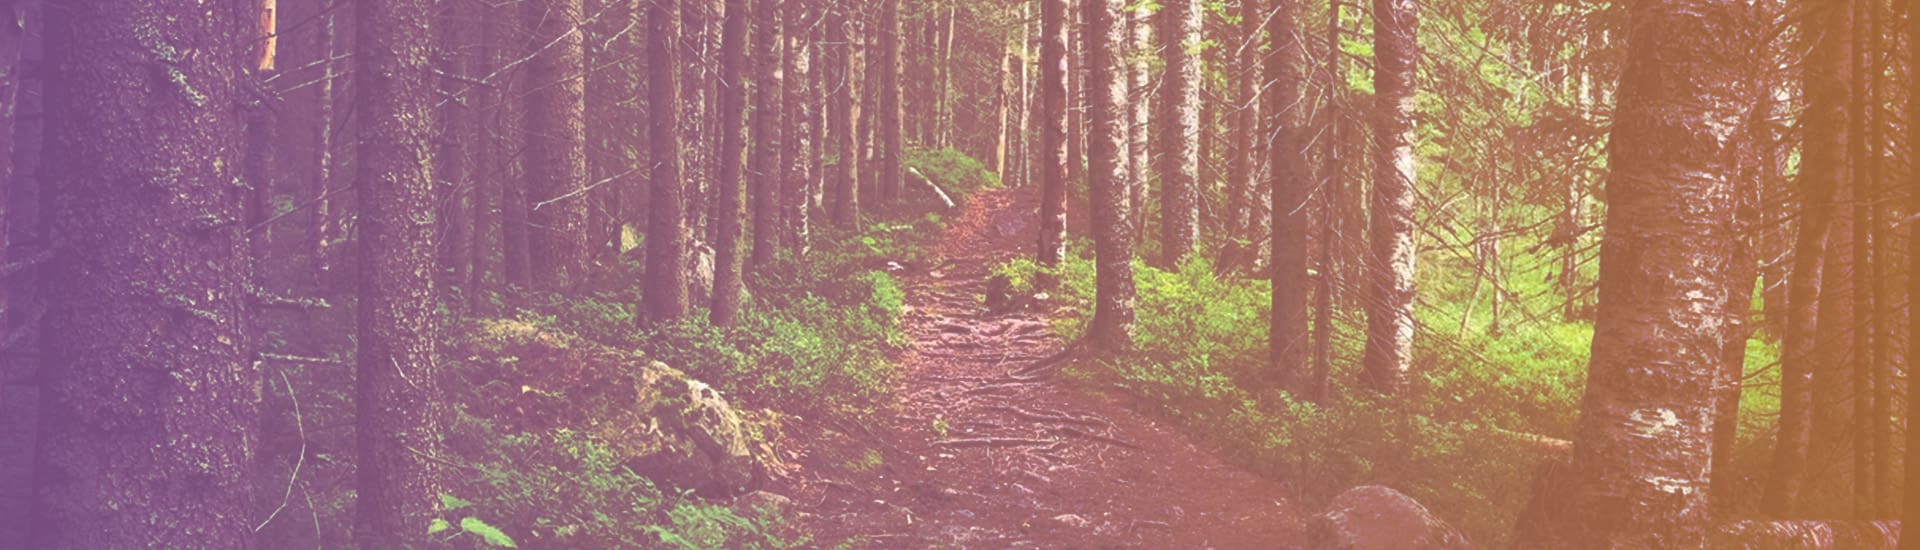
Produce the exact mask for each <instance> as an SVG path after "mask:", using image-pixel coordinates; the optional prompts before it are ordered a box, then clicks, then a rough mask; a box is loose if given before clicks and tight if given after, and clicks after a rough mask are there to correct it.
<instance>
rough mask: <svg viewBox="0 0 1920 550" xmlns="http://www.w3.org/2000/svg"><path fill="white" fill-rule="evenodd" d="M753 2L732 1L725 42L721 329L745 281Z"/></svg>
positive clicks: (716, 298)
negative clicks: (750, 7)
mask: <svg viewBox="0 0 1920 550" xmlns="http://www.w3.org/2000/svg"><path fill="white" fill-rule="evenodd" d="M748 4H749V2H748V0H727V13H726V16H725V19H724V22H723V23H721V30H720V33H721V36H720V104H719V106H718V107H719V108H718V110H719V115H720V159H719V162H720V164H719V168H718V170H717V171H716V174H717V176H718V177H717V179H716V180H715V181H714V183H713V193H714V199H715V204H716V205H718V207H717V208H716V209H715V210H714V213H715V214H714V219H713V223H715V224H717V225H719V234H718V236H719V238H718V239H716V240H715V243H714V267H713V305H712V306H711V309H710V310H709V311H708V319H709V321H711V322H712V323H713V325H714V326H717V327H731V326H733V324H734V323H735V322H737V321H738V320H739V318H740V307H741V303H740V300H741V293H742V291H743V290H744V289H745V285H744V281H742V280H741V275H742V273H741V268H742V267H743V265H742V264H743V260H744V258H743V257H741V253H742V252H744V250H742V248H744V247H745V246H746V243H745V241H744V237H745V235H744V234H743V232H742V231H741V229H742V228H741V224H743V223H745V222H746V217H747V209H746V206H747V205H746V188H745V187H744V186H743V183H744V182H743V181H742V180H741V173H740V172H741V170H742V169H744V168H745V164H746V156H745V152H746V124H745V120H744V119H745V117H746V111H747V89H746V85H747V83H746V79H745V75H744V74H743V73H744V72H745V69H746V63H747V60H746V56H747V26H748V25H747V24H748V21H749V20H748V17H749V16H750V15H751V14H749V13H748V12H747V10H748Z"/></svg>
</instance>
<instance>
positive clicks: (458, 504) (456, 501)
mask: <svg viewBox="0 0 1920 550" xmlns="http://www.w3.org/2000/svg"><path fill="white" fill-rule="evenodd" d="M468 506H473V503H472V502H468V501H467V500H466V499H462V498H460V497H456V496H453V495H449V494H446V493H440V509H441V510H445V511H449V512H451V511H454V510H459V509H461V508H466V507H468Z"/></svg>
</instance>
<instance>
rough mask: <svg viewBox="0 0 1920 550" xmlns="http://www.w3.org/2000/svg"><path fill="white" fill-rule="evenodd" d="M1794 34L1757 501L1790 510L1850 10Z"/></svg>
mask: <svg viewBox="0 0 1920 550" xmlns="http://www.w3.org/2000/svg"><path fill="white" fill-rule="evenodd" d="M1805 21H1806V23H1805V24H1804V25H1803V26H1802V29H1801V35H1802V36H1804V37H1806V39H1807V40H1808V41H1810V42H1812V44H1811V49H1810V50H1809V52H1810V53H1809V54H1808V55H1809V59H1808V60H1807V63H1806V84H1805V86H1806V97H1807V108H1806V113H1805V114H1804V115H1802V116H1803V119H1802V121H1801V125H1802V128H1803V133H1804V134H1805V136H1806V137H1805V142H1804V145H1803V152H1802V153H1801V162H1802V164H1801V174H1802V177H1800V178H1799V179H1800V184H1801V190H1800V197H1801V208H1802V212H1801V213H1800V233H1799V235H1798V236H1797V237H1796V238H1795V241H1794V250H1793V254H1794V257H1793V262H1794V263H1793V273H1792V274H1791V275H1789V279H1788V282H1787V285H1788V286H1787V303H1788V311H1787V333H1786V335H1785V336H1784V337H1783V338H1782V339H1781V344H1780V428H1779V435H1778V437H1777V439H1776V440H1775V444H1774V456H1773V472H1771V475H1770V477H1769V478H1768V480H1767V487H1766V494H1765V496H1764V498H1763V499H1762V501H1761V507H1762V508H1764V509H1765V510H1766V511H1767V512H1768V513H1770V514H1773V515H1776V516H1785V515H1788V514H1791V513H1792V512H1793V511H1794V510H1795V509H1796V507H1797V504H1798V503H1799V502H1800V488H1801V487H1802V486H1803V485H1804V484H1805V483H1806V467H1807V447H1808V445H1809V442H1810V440H1811V438H1812V435H1813V409H1814V402H1813V376H1814V368H1813V365H1815V364H1817V363H1819V361H1820V358H1819V357H1818V354H1817V353H1816V352H1815V351H1814V350H1815V349H1816V347H1818V345H1819V341H1818V337H1819V334H1818V331H1819V325H1820V324H1821V323H1820V320H1821V313H1822V310H1821V308H1820V303H1821V302H1822V301H1823V300H1822V296H1821V295H1822V286H1823V285H1822V284H1821V282H1822V271H1823V267H1824V262H1823V261H1822V260H1823V259H1824V257H1825V256H1827V254H1826V248H1827V237H1828V235H1829V233H1830V232H1831V230H1832V225H1833V224H1832V219H1831V218H1832V214H1833V208H1834V205H1833V201H1834V199H1835V198H1836V196H1837V195H1836V194H1837V193H1838V192H1839V190H1840V189H1841V188H1842V187H1843V185H1842V184H1843V182H1845V181H1846V178H1847V102H1848V100H1849V98H1850V97H1851V95H1852V93H1853V92H1852V86H1851V83H1852V79H1851V73H1852V70H1851V66H1852V65H1853V45H1852V36H1851V33H1850V29H1851V28H1852V27H1853V14H1852V10H1850V9H1847V3H1846V2H1829V3H1821V4H1818V5H1817V6H1815V7H1814V8H1813V9H1812V10H1810V11H1809V12H1808V14H1807V18H1806V19H1805Z"/></svg>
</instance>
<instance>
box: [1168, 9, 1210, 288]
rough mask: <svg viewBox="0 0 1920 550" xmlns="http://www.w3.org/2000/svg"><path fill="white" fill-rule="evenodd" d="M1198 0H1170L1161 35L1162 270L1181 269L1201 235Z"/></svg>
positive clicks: (1199, 12) (1199, 11)
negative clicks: (1163, 63)
mask: <svg viewBox="0 0 1920 550" xmlns="http://www.w3.org/2000/svg"><path fill="white" fill-rule="evenodd" d="M1200 7H1201V6H1200V0H1168V2H1167V3H1166V4H1165V5H1164V6H1163V7H1162V8H1161V10H1160V13H1159V16H1160V36H1161V40H1160V41H1161V43H1162V44H1164V45H1165V48H1166V49H1165V50H1164V55H1165V59H1166V63H1167V72H1166V90H1165V94H1164V95H1162V96H1161V98H1160V124H1161V126H1160V135H1161V140H1162V143H1161V149H1162V150H1163V152H1162V153H1161V157H1160V266H1161V267H1163V268H1166V269H1177V268H1179V266H1180V263H1181V262H1183V261H1185V260H1186V258H1187V255H1188V254H1190V253H1192V252H1193V247H1194V243H1195V241H1196V240H1198V238H1199V235H1200V190H1199V189H1200V188H1199V185H1200V181H1199V179H1200V58H1199V56H1197V55H1193V54H1194V52H1195V48H1197V47H1198V44H1199V42H1200V40H1201V37H1200V14H1201V10H1200Z"/></svg>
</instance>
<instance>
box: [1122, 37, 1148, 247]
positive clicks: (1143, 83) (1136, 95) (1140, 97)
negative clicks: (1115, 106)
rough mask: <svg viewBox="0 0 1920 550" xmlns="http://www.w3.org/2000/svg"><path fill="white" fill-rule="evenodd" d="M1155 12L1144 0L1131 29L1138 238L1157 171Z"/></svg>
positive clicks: (1132, 192)
mask: <svg viewBox="0 0 1920 550" xmlns="http://www.w3.org/2000/svg"><path fill="white" fill-rule="evenodd" d="M1153 12H1154V10H1153V9H1152V7H1151V5H1150V4H1148V3H1146V2H1140V3H1138V4H1137V5H1136V7H1135V8H1134V11H1133V13H1132V16H1131V17H1130V18H1129V19H1128V21H1127V24H1128V30H1129V31H1131V32H1132V33H1133V36H1132V40H1133V51H1132V52H1130V53H1129V56H1128V57H1129V58H1130V59H1131V60H1132V61H1133V66H1132V67H1130V68H1129V69H1130V70H1129V71H1128V75H1129V76H1131V77H1132V78H1133V82H1132V89H1131V90H1130V92H1131V93H1130V95H1128V96H1127V105H1128V107H1129V108H1128V111H1129V113H1128V117H1129V119H1128V122H1127V148H1128V149H1129V150H1130V152H1129V153H1128V154H1127V158H1128V161H1129V162H1130V163H1131V164H1132V165H1133V166H1132V168H1131V169H1129V170H1128V173H1130V174H1132V175H1133V177H1132V179H1131V180H1130V181H1129V183H1128V184H1127V204H1128V205H1129V206H1128V208H1129V209H1130V210H1132V211H1131V212H1128V213H1127V219H1129V220H1132V221H1133V235H1134V238H1135V239H1144V238H1145V237H1146V233H1145V232H1146V230H1147V183H1148V180H1149V179H1150V178H1151V176H1152V174H1153V166H1154V164H1153V152H1152V149H1150V148H1148V147H1147V145H1148V143H1149V142H1151V141H1152V139H1151V136H1153V132H1152V131H1151V130H1150V129H1149V128H1150V127H1151V125H1152V120H1153V119H1152V115H1153V106H1154V101H1153V64H1152V60H1153V56H1152V53H1153Z"/></svg>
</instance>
